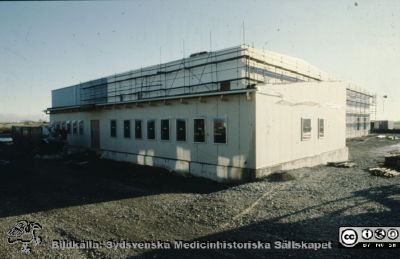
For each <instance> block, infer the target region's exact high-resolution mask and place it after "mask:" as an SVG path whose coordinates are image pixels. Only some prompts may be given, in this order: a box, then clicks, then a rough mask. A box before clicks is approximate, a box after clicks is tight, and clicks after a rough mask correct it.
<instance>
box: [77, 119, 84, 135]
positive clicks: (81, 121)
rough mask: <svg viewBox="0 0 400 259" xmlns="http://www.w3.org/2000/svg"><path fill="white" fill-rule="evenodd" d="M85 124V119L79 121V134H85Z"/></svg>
mask: <svg viewBox="0 0 400 259" xmlns="http://www.w3.org/2000/svg"><path fill="white" fill-rule="evenodd" d="M84 125H85V124H84V121H83V120H80V121H79V123H78V131H79V135H83V134H84V132H85V129H84Z"/></svg>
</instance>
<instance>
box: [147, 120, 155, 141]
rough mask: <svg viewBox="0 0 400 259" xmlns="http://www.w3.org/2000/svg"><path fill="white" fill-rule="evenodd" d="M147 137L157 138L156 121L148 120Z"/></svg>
mask: <svg viewBox="0 0 400 259" xmlns="http://www.w3.org/2000/svg"><path fill="white" fill-rule="evenodd" d="M147 139H156V121H155V120H149V121H147Z"/></svg>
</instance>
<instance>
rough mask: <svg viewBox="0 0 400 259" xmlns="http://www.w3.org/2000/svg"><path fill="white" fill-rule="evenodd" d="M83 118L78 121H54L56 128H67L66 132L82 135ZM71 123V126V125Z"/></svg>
mask: <svg viewBox="0 0 400 259" xmlns="http://www.w3.org/2000/svg"><path fill="white" fill-rule="evenodd" d="M83 123H84V122H83V120H80V121H63V122H57V123H55V128H56V130H60V129H64V130H67V133H68V134H74V135H78V133H79V135H83V129H84V127H83ZM71 125H72V126H71Z"/></svg>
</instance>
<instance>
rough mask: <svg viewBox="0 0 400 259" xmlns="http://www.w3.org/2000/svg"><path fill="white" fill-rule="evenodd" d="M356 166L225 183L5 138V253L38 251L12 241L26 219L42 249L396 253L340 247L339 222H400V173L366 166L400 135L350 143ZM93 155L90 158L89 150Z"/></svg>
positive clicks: (61, 254)
mask: <svg viewBox="0 0 400 259" xmlns="http://www.w3.org/2000/svg"><path fill="white" fill-rule="evenodd" d="M348 146H349V150H350V155H351V159H352V160H354V161H355V163H356V164H357V166H356V167H354V168H336V167H328V166H317V167H313V168H303V169H298V170H292V171H288V172H285V173H281V174H275V175H273V176H271V177H269V178H268V179H265V180H262V181H259V182H253V183H247V184H241V185H226V184H219V183H215V182H212V181H208V180H205V179H199V178H195V177H183V176H180V175H175V174H172V173H170V172H167V171H164V170H162V169H154V168H149V167H143V166H136V165H130V164H126V163H117V162H111V161H104V160H101V161H98V160H95V159H92V158H90V157H88V160H89V161H90V162H89V163H80V164H77V163H76V158H75V160H74V158H73V157H72V158H71V157H69V158H68V159H50V160H49V159H35V158H31V157H29V156H23V155H18V156H16V155H15V154H13V152H11V151H10V150H9V148H6V147H4V146H3V147H1V146H0V160H6V161H10V163H9V164H7V163H4V162H3V163H2V164H1V163H0V258H13V257H14V258H20V257H22V258H29V257H28V256H25V255H22V254H21V252H20V248H21V245H20V244H8V243H7V235H6V233H7V230H8V229H10V228H12V227H13V226H14V224H15V223H16V222H17V221H19V220H23V219H25V220H29V221H34V222H37V223H39V224H40V225H41V226H42V230H40V231H39V232H38V233H40V236H41V237H42V239H43V240H42V243H41V244H39V245H38V246H33V247H32V253H31V256H32V257H35V258H56V257H57V258H136V257H138V258H164V257H170V258H182V257H183V258H197V257H201V258H223V257H230V258H243V257H246V258H253V257H261V258H269V257H282V256H284V257H289V256H292V257H307V258H309V257H318V258H320V257H339V256H340V257H361V256H364V257H365V256H376V257H388V256H391V255H396V254H398V252H397V250H396V249H394V250H379V249H378V250H362V249H343V248H338V228H339V226H400V185H399V184H400V177H397V178H382V177H377V176H372V175H371V174H370V173H369V172H368V171H366V169H368V168H369V167H373V166H376V165H377V164H378V163H380V162H382V161H383V156H384V154H386V152H388V151H391V150H393V149H400V145H399V141H398V140H388V139H378V138H376V137H367V138H362V139H358V140H353V141H350V142H349V143H348ZM81 161H85V159H81ZM52 240H96V241H107V240H115V241H120V240H127V241H150V240H162V241H167V240H169V241H171V240H203V241H204V240H243V241H246V240H265V241H271V242H274V241H275V240H297V241H300V240H306V241H317V240H323V241H332V243H333V249H331V250H318V251H309V250H275V249H272V250H168V251H166V250H141V249H116V250H115V249H106V248H103V249H86V250H75V249H69V250H55V249H52V248H51V243H52Z"/></svg>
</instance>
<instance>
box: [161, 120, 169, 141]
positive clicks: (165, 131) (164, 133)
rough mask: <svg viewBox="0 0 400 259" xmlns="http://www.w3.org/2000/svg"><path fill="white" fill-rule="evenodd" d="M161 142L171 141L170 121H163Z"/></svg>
mask: <svg viewBox="0 0 400 259" xmlns="http://www.w3.org/2000/svg"><path fill="white" fill-rule="evenodd" d="M161 140H169V120H161Z"/></svg>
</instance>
